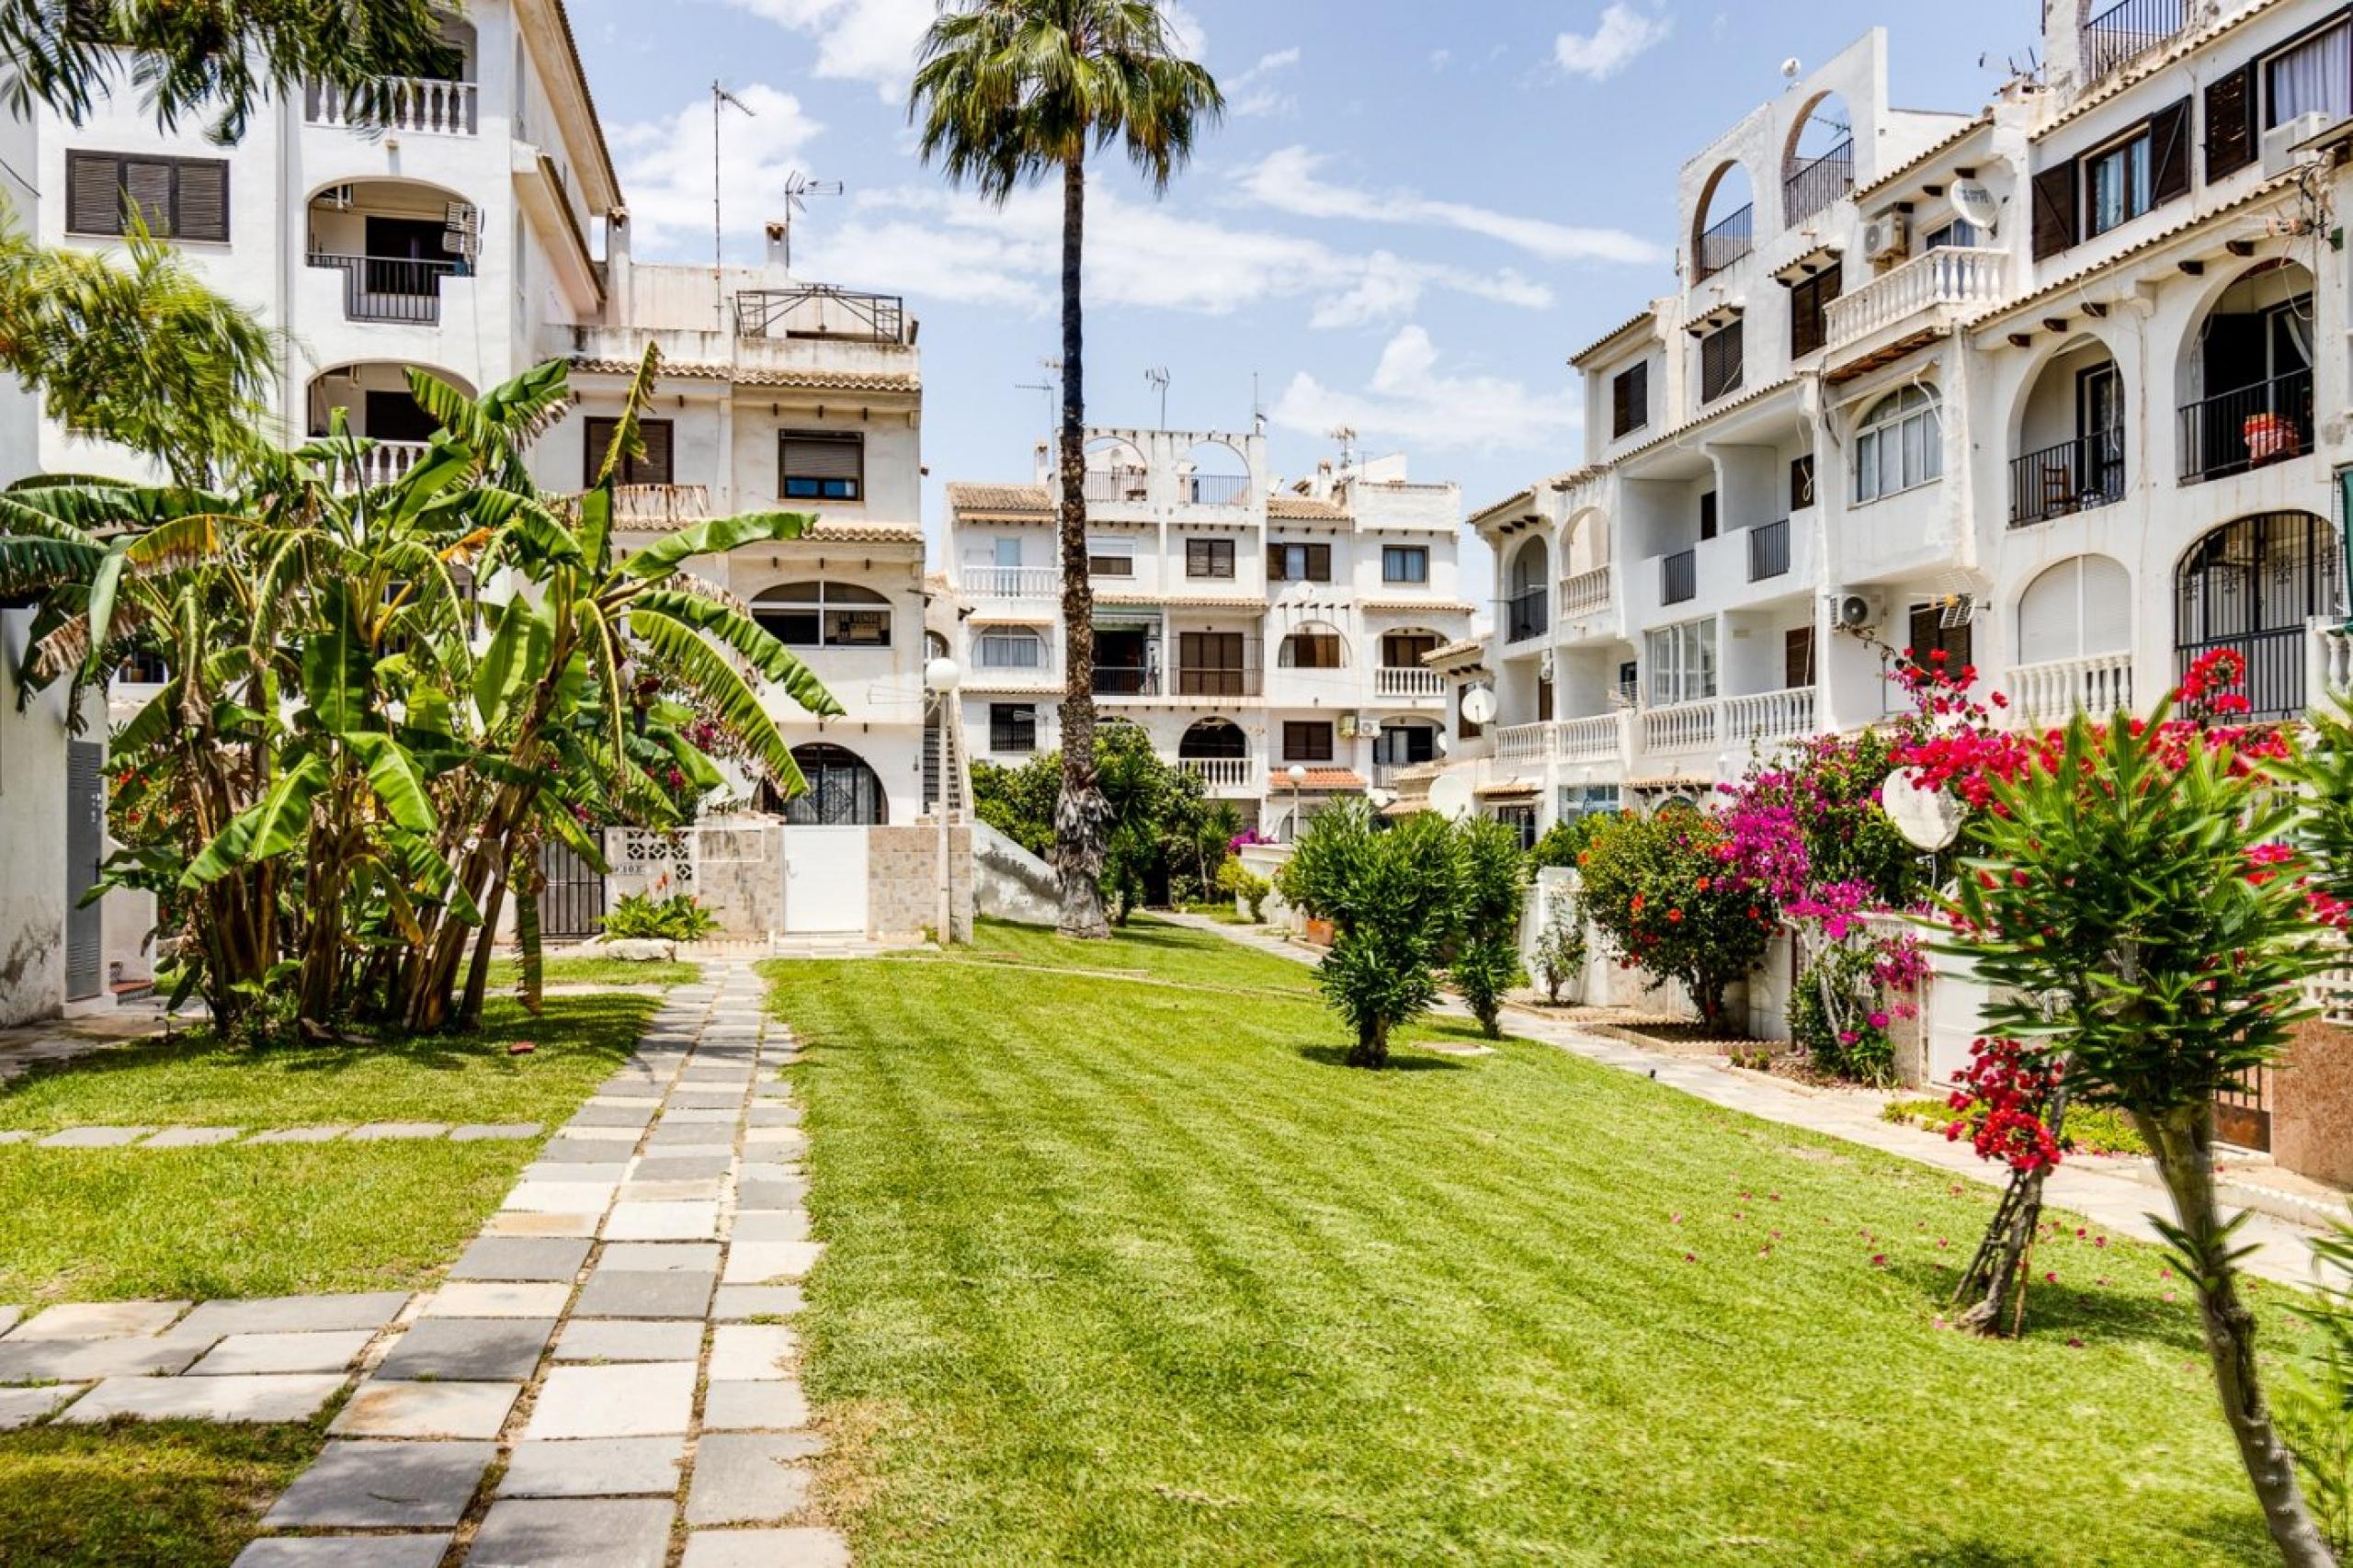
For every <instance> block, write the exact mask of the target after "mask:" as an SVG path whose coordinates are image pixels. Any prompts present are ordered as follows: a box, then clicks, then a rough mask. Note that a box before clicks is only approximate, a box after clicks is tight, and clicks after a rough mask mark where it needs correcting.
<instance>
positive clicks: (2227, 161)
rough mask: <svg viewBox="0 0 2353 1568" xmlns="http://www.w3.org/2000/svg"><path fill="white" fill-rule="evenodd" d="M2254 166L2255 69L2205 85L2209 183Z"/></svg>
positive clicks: (2244, 70)
mask: <svg viewBox="0 0 2353 1568" xmlns="http://www.w3.org/2000/svg"><path fill="white" fill-rule="evenodd" d="M2253 162H2255V67H2254V66H2253V65H2252V64H2250V65H2248V66H2246V67H2245V69H2243V70H2238V71H2234V72H2232V73H2231V74H2229V75H2227V76H2222V77H2218V78H2216V79H2215V80H2214V81H2211V82H2209V83H2208V84H2207V85H2206V183H2207V184H2209V185H2211V184H2213V183H2214V182H2215V181H2216V180H2218V179H2221V178H2222V177H2223V176H2225V175H2234V174H2236V173H2238V172H2239V170H2241V169H2243V168H2245V167H2246V166H2247V165H2249V164H2251V163H2253Z"/></svg>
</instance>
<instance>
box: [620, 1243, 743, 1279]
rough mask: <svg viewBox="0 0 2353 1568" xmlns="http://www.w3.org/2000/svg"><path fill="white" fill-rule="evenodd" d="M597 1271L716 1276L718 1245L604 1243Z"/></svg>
mask: <svg viewBox="0 0 2353 1568" xmlns="http://www.w3.org/2000/svg"><path fill="white" fill-rule="evenodd" d="M597 1267H598V1268H599V1269H606V1268H618V1269H622V1270H625V1271H628V1272H631V1273H639V1272H648V1271H651V1272H656V1273H660V1272H670V1273H684V1274H716V1273H718V1272H719V1244H718V1243H717V1242H607V1243H606V1244H605V1250H604V1251H603V1252H600V1253H598V1254H597Z"/></svg>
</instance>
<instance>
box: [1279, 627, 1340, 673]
mask: <svg viewBox="0 0 2353 1568" xmlns="http://www.w3.org/2000/svg"><path fill="white" fill-rule="evenodd" d="M1340 663H1341V660H1340V634H1339V633H1338V632H1336V631H1294V632H1292V633H1291V634H1290V636H1288V637H1286V638H1284V639H1283V649H1282V666H1283V668H1285V669H1287V670H1336V669H1338V668H1339V667H1340Z"/></svg>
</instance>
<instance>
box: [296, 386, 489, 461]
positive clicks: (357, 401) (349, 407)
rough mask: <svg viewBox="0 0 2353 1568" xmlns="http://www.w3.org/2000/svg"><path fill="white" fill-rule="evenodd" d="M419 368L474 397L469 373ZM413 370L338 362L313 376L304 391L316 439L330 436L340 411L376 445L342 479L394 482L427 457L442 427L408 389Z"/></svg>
mask: <svg viewBox="0 0 2353 1568" xmlns="http://www.w3.org/2000/svg"><path fill="white" fill-rule="evenodd" d="M420 368H421V369H427V370H429V372H430V373H431V374H432V375H433V376H435V377H436V378H438V380H441V381H447V382H449V384H450V385H451V386H453V387H455V388H457V389H458V390H459V391H460V392H464V393H465V394H466V395H467V396H469V397H472V396H474V395H475V392H474V388H473V386H472V383H470V382H469V381H466V380H465V378H464V377H462V376H457V375H453V374H451V373H450V372H449V371H447V370H443V369H434V368H431V367H420ZM408 372H409V367H408V366H406V365H402V364H396V363H394V362H392V361H391V360H385V359H377V360H367V361H363V362H361V363H358V364H352V365H337V366H335V367H334V368H332V369H325V370H321V371H320V372H319V373H318V374H317V375H315V376H313V377H312V378H311V382H310V385H309V387H308V388H306V389H305V391H304V394H303V427H304V429H306V430H307V431H308V432H309V433H310V434H311V435H312V436H313V437H319V436H324V435H326V434H327V433H328V432H329V431H330V430H331V429H332V428H333V426H334V422H335V414H336V412H337V411H338V410H339V411H341V413H342V414H343V416H344V422H345V425H346V427H347V428H348V429H349V430H350V432H351V433H352V434H353V435H355V436H363V437H367V438H368V439H369V441H371V442H373V443H374V445H373V446H372V447H371V448H370V449H369V450H367V451H366V452H363V453H362V454H361V455H360V459H359V471H358V473H357V474H348V473H346V474H338V475H337V476H336V482H337V483H344V484H350V483H358V484H361V485H374V484H389V483H392V481H393V480H396V479H398V478H399V477H400V476H401V475H402V474H404V473H406V472H408V471H409V469H410V468H411V467H412V466H413V465H415V462H416V460H417V459H419V458H421V457H423V456H424V455H425V444H426V442H427V441H429V440H431V439H432V438H433V436H434V433H435V432H436V431H438V430H439V429H440V428H441V426H440V423H439V421H438V420H436V419H435V418H434V417H433V416H432V415H429V414H427V413H426V412H425V409H424V408H423V406H422V405H420V404H419V403H417V401H416V396H415V393H414V392H410V391H409V382H408Z"/></svg>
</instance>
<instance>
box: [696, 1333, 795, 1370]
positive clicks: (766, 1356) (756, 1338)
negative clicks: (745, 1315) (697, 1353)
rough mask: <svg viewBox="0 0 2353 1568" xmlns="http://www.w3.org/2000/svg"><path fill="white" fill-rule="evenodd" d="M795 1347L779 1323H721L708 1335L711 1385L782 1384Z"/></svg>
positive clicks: (790, 1337) (789, 1366)
mask: <svg viewBox="0 0 2353 1568" xmlns="http://www.w3.org/2000/svg"><path fill="white" fill-rule="evenodd" d="M799 1345H800V1342H799V1341H798V1340H797V1339H796V1338H795V1337H794V1335H793V1333H792V1330H791V1329H790V1328H788V1327H786V1326H784V1325H783V1324H745V1323H726V1324H720V1325H719V1326H718V1327H717V1328H716V1329H714V1330H713V1331H712V1332H711V1341H710V1369H709V1375H710V1379H711V1381H713V1382H722V1381H723V1382H771V1383H772V1382H782V1381H785V1380H786V1379H787V1378H789V1377H790V1376H791V1375H792V1373H791V1370H790V1368H791V1363H792V1359H793V1358H794V1356H795V1355H797V1354H798V1352H799Z"/></svg>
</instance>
